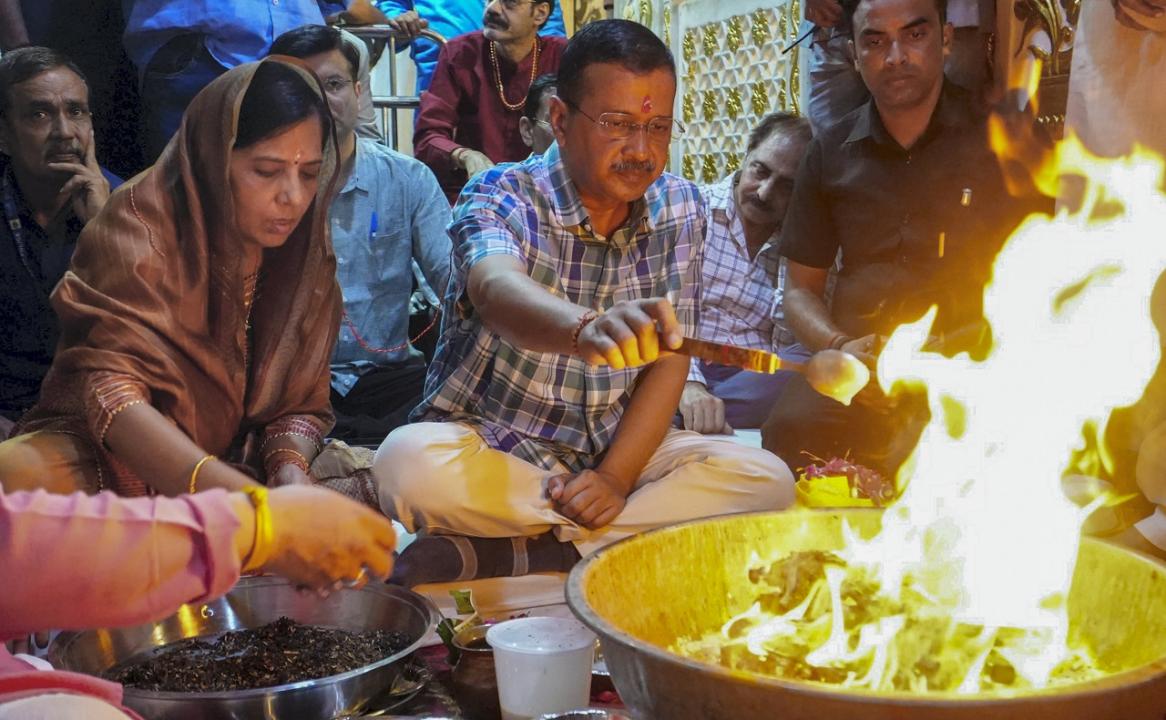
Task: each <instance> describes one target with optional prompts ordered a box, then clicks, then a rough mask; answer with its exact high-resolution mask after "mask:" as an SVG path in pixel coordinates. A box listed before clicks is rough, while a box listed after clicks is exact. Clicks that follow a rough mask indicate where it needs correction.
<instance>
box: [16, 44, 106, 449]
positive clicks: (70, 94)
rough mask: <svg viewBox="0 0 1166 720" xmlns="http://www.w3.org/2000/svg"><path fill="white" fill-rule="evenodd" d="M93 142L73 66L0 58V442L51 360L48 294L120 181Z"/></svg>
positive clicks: (45, 52) (33, 52)
mask: <svg viewBox="0 0 1166 720" xmlns="http://www.w3.org/2000/svg"><path fill="white" fill-rule="evenodd" d="M93 144H94V143H93V122H92V117H91V115H90V112H89V88H88V86H87V85H86V83H85V78H84V77H83V76H82V75H81V71H80V70H78V69H77V67H76V66H75V65H73V63H72V62H70V61H69V60H68V59H67V58H65V57H64V56H63V55H61V54H59V53H57V52H56V51H54V50H50V49H48V48H40V47H28V48H21V49H19V50H13V51H11V52H7V53H5V54H4V56H3V58H0V221H2V222H0V323H2V325H0V439H3V438H4V437H7V435H8V432H9V430H10V429H11V426H12V423H13V422H15V421H16V420H18V419H19V418H20V416H21V415H22V414H23V413H24V411H25V410H27V409H28V408H29V407H31V406H32V405H33V404H34V403H35V402H36V400H37V397H38V395H39V393H40V384H41V380H43V379H44V376H45V373H46V372H48V369H49V365H51V364H52V360H53V351H54V350H55V348H56V343H57V332H58V328H57V318H56V315H54V313H53V310H52V307H51V306H50V305H49V293H51V292H52V290H53V288H54V287H55V286H56V284H57V281H58V280H60V279H61V276H62V275H64V274H65V270H66V269H67V268H68V266H69V261H70V259H72V257H73V250H74V248H75V247H76V246H77V236H78V235H80V234H81V229H82V228H83V227H85V223H86V222H88V221H89V220H90V219H91V218H92V217H93V216H94V215H96V214H97V213H98V211H99V210H101V208H102V206H103V205H105V201H106V200H108V199H109V192H110V186H111V184H118V183H120V182H121V181H120V180H118V179H117V178H116V177H114V176H112V175H109V174H107V173H106V172H105V171H103V170H102V169H101V167H100V166H98V164H97V160H96V158H95V156H94V147H93Z"/></svg>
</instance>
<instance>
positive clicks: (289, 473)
mask: <svg viewBox="0 0 1166 720" xmlns="http://www.w3.org/2000/svg"><path fill="white" fill-rule="evenodd" d="M313 484H315V481H314V480H312V476H311V475H309V474H307V473H306V472H304V471H303V469H302V468H300V466H299V465H296V464H295V463H285V464H284V465H282V466H281V467H280V468H279V469H278V470H276V471H275V474H274V475H272V476H271V480H270V481H269V482H268V485H269V486H271V487H273V488H277V487H284V486H286V485H313Z"/></svg>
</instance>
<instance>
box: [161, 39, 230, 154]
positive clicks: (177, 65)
mask: <svg viewBox="0 0 1166 720" xmlns="http://www.w3.org/2000/svg"><path fill="white" fill-rule="evenodd" d="M226 71H227V68H225V67H223V66H222V65H221V64H219V61H218V60H215V58H214V57H213V56H212V55H211V54H210V51H208V50H207V49H206V43H205V42H204V41H203V36H202V35H199V34H197V33H186V34H184V35H179V36H177V37H174V38H172V39H171V40H170V41H169V42H167V43H166V44H165V45H163V46H162V47H161V48H159V49H158V52H156V53H154V57H152V58H150V64H149V65H147V66H146V72H145V75H144V77H143V78H142V109H143V117H142V133H143V136H144V137H143V138H142V145H143V147H144V149H145V151H146V161H147V162H149V163H153V162H154V161H155V160H157V159H158V155H160V154H161V153H162V149H163V148H165V147H166V143H168V142H170V138H172V137H174V133H176V132H178V127H179V125H181V124H182V115H183V114H184V113H185V112H186V106H187V105H189V104H190V101H191V100H193V99H194V96H195V95H198V93H199V92H200V91H201V90H202V89H203V88H204V87H206V86H207V85H209V84H210V82H211V81H212V80H214V79H215V78H217V77H218V76H219V75H222V74H223V73H225V72H226Z"/></svg>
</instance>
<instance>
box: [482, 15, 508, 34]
mask: <svg viewBox="0 0 1166 720" xmlns="http://www.w3.org/2000/svg"><path fill="white" fill-rule="evenodd" d="M482 24H483V25H486V26H488V27H492V28H497V29H499V30H506V29H507V28H509V27H510V23H508V22H506V20H505V19H504V18H503V17H502V16H500V15H497V14H495V13H492V12H487V13H486V17H485V18H483V20H482Z"/></svg>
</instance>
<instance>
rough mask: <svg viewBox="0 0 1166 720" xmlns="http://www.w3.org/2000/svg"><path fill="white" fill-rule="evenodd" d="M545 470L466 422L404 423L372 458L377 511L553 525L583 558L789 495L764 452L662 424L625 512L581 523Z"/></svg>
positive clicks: (420, 527)
mask: <svg viewBox="0 0 1166 720" xmlns="http://www.w3.org/2000/svg"><path fill="white" fill-rule="evenodd" d="M564 472H567V468H565V467H561V466H560V467H558V468H555V469H553V470H549V471H548V470H544V469H542V468H541V467H539V466H537V465H533V464H531V463H528V462H526V461H525V460H522V459H520V458H517V457H515V456H513V455H510V454H508V453H505V452H502V451H500V450H495V449H494V448H492V447H490V446H489V445H487V444H486V443H485V441H484V440H482V438H481V436H480V435H478V434H477V433H476V432H474V430H473V428H471V427H470V426H469V425H466V424H464V423H455V422H436V423H433V422H431V423H416V424H413V425H405V426H403V427H400V428H398V429H396V430H394V431H393V432H392V434H391V435H389V437H388V438H386V439H385V441H384V443H382V444H381V446H380V449H378V450H377V453H376V459H375V460H374V462H373V475H374V477H375V478H376V479H377V483H378V491H379V493H380V502H381V509H382V510H383V511H384V512H385V513H386V514H387V515H389V516H390V517H393V518H395V519H397V520H399V521H400V522H401V523H402V524H403V525H404V526H405V527H406V528H408V529H409V531H410V532H418V531H424V532H429V533H444V534H459V535H469V536H475V537H517V536H524V535H539V534H542V533H544V532H546V531H548V530H554V532H555V534H556V536H557V537H558V538H559V540H562V541H570V542H573V543H575V546H576V547H577V548H578V550H579V552H580V554H583V555H586V554H587V553H589V552H592V551H593V550H596V549H598V548H600V547H603V546H605V545H609V544H611V543H613V542H615V541H616V540H620V539H622V538H625V537H629V536H631V535H635V534H637V533H641V532H644V531H645V530H651V529H653V528H657V527H662V526H665V525H671V524H673V523H678V522H684V521H686V520H695V519H698V518H705V517H712V516H715V515H727V514H730V513H740V512H751V511H759V510H778V509H782V508H786V507H789V506H790V505H792V504H793V502H794V478H793V475H792V474H791V473H790V470H789V468H788V467H786V465H785V463H783V462H782V461H781V460H780V459H778V458H777V457H776V456H775V455H773V454H771V453H769V452H768V451H765V450H760V449H757V448H749V447H745V446H742V445H738V444H736V443H734V442H732V441H730V440H727V439H723V438H716V437H710V436H707V435H700V434H698V433H694V432H688V431H684V430H669V432H668V434H667V435H666V436H665V437H664V440H663V442H661V443H660V447H659V448H657V449H656V452H655V453H654V454H653V455H652V457H651V459H650V460H649V461H648V464H647V466H646V467H645V468H644V471H643V472H642V473H641V474H640V479H639V481H638V482H636V485H635V488H634V490H633V491H632V494H631V495H630V496H628V499H627V505H626V506H625V507H624V510H623V512H622V513H620V515H619V517H617V518H616V519H615V520H614V521H613V522H612V523H611V524H610V525H609V526H607V527H605V528H601V529H599V530H588V529H586V528H584V527H580V526H579V525H577V524H575V523H574V522H572V521H571V520H570V519H569V518H567V517H564V516H563V515H560V514H559V513H557V512H555V510H554V507H553V505H552V503H551V501H550V499H549V498H548V497H547V492H546V485H547V480H548V479H549V478H551V477H553V476H554V475H557V474H560V473H564Z"/></svg>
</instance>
